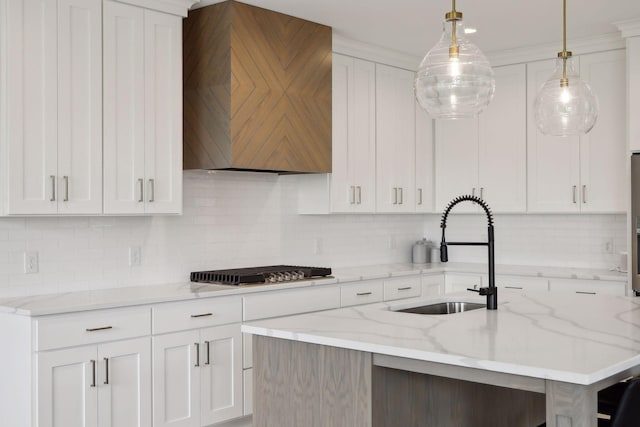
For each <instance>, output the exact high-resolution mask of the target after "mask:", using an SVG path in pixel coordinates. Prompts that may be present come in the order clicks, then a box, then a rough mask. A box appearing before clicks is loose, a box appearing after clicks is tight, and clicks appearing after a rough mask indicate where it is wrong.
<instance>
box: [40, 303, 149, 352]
mask: <svg viewBox="0 0 640 427" xmlns="http://www.w3.org/2000/svg"><path fill="white" fill-rule="evenodd" d="M33 323H34V331H35V333H34V335H33V336H34V341H35V342H34V343H33V344H34V350H35V351H42V350H50V349H54V348H62V347H72V346H78V345H85V344H95V343H99V342H103V341H115V340H122V339H125V338H134V337H140V336H144V335H149V334H150V333H151V310H150V309H149V308H148V307H143V308H140V307H137V308H127V309H114V310H96V311H85V312H81V313H72V314H63V315H59V316H58V315H56V316H45V317H41V318H36V319H35V320H34V321H33Z"/></svg>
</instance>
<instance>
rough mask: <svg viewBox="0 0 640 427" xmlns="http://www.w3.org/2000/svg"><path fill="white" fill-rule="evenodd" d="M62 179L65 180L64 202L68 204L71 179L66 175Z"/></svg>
mask: <svg viewBox="0 0 640 427" xmlns="http://www.w3.org/2000/svg"><path fill="white" fill-rule="evenodd" d="M62 179H63V180H64V199H63V200H62V201H63V202H68V201H69V177H68V176H66V175H65V176H63V177H62Z"/></svg>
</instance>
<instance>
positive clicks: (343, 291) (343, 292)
mask: <svg viewBox="0 0 640 427" xmlns="http://www.w3.org/2000/svg"><path fill="white" fill-rule="evenodd" d="M380 301H382V281H374V282H365V283H357V284H353V285H345V286H342V287H341V288H340V305H341V306H342V307H349V306H352V305H362V304H372V303H374V302H380Z"/></svg>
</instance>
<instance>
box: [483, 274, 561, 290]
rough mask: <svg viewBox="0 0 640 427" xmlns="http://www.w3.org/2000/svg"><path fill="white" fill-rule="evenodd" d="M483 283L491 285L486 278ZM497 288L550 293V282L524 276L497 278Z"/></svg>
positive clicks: (501, 276)
mask: <svg viewBox="0 0 640 427" xmlns="http://www.w3.org/2000/svg"><path fill="white" fill-rule="evenodd" d="M482 283H483V284H485V285H487V286H488V285H489V282H488V281H485V278H484V277H483V278H482ZM496 286H497V287H499V288H505V289H514V290H522V291H548V290H549V280H548V279H542V278H539V277H523V276H503V275H500V276H496Z"/></svg>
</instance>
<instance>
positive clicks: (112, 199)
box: [103, 1, 145, 214]
mask: <svg viewBox="0 0 640 427" xmlns="http://www.w3.org/2000/svg"><path fill="white" fill-rule="evenodd" d="M103 49H104V213H106V214H125V213H140V214H141V213H144V194H143V192H144V177H145V175H144V12H143V9H141V8H139V7H135V6H130V5H126V4H122V3H116V2H113V1H105V2H104V6H103Z"/></svg>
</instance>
